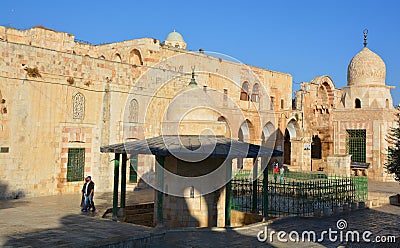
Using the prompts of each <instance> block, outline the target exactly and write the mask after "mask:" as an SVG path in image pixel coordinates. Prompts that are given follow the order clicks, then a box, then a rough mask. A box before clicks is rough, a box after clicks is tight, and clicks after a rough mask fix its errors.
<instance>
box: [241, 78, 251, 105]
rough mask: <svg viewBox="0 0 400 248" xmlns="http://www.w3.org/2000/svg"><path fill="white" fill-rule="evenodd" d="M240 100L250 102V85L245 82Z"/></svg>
mask: <svg viewBox="0 0 400 248" xmlns="http://www.w3.org/2000/svg"><path fill="white" fill-rule="evenodd" d="M240 100H242V101H248V100H249V83H248V82H247V81H245V82H244V83H243V84H242V89H241V91H240Z"/></svg>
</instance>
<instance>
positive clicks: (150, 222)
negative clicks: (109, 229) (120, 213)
mask: <svg viewBox="0 0 400 248" xmlns="http://www.w3.org/2000/svg"><path fill="white" fill-rule="evenodd" d="M124 216H125V217H124V222H127V223H132V224H135V225H141V226H149V227H153V226H154V202H148V203H140V204H135V205H131V206H126V207H125V209H124Z"/></svg>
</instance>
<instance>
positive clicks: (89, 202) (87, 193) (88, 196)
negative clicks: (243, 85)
mask: <svg viewBox="0 0 400 248" xmlns="http://www.w3.org/2000/svg"><path fill="white" fill-rule="evenodd" d="M85 181H86V182H85V184H84V185H83V188H82V197H84V199H85V204H84V206H83V208H82V212H87V211H89V210H90V208H92V212H94V211H96V207H95V206H94V201H93V196H94V182H93V181H92V177H91V176H87V177H86V178H85Z"/></svg>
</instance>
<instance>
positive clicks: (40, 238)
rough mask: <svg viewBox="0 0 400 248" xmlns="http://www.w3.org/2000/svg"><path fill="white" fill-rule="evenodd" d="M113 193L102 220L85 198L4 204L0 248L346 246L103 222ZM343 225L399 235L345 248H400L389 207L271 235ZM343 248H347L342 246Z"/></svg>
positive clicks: (294, 223)
mask: <svg viewBox="0 0 400 248" xmlns="http://www.w3.org/2000/svg"><path fill="white" fill-rule="evenodd" d="M370 186H371V188H373V190H375V191H382V192H383V191H384V192H388V191H394V192H396V191H397V192H399V191H398V188H396V187H398V184H391V185H389V186H388V184H382V185H381V184H379V183H377V184H372V185H370ZM153 197H154V191H153V190H141V191H134V192H127V198H128V199H127V205H129V204H132V203H139V202H149V201H151V200H152V199H153ZM111 199H112V193H96V195H95V203H96V205H97V210H98V211H97V213H96V214H81V213H80V207H79V203H80V195H79V194H76V195H59V196H47V197H37V198H27V199H18V200H7V201H0V247H211V246H212V247H338V246H339V245H341V244H342V243H343V242H339V241H336V242H330V241H329V240H327V239H325V240H324V241H323V242H321V243H313V242H300V243H293V242H292V243H284V242H279V241H278V240H276V239H277V237H276V236H274V240H273V241H272V242H270V241H268V242H259V241H258V240H257V234H258V233H259V232H260V231H262V230H264V229H265V226H266V224H264V223H261V224H255V225H251V226H247V227H242V228H213V229H207V228H185V229H172V230H165V229H161V228H147V227H141V226H135V225H131V224H126V223H120V222H114V221H111V220H108V219H102V218H101V215H102V214H103V213H104V211H105V210H106V209H107V208H109V207H111V206H112V201H111ZM339 219H344V220H346V221H347V224H348V226H347V229H344V230H350V231H355V230H356V231H359V232H360V233H362V232H364V231H367V230H368V231H371V232H372V234H373V235H372V237H373V238H374V237H376V236H377V235H394V236H395V237H396V243H387V244H377V243H369V244H367V243H348V244H344V245H345V247H400V225H399V223H400V207H396V206H388V205H387V206H383V207H378V208H373V209H362V210H355V211H350V212H347V213H341V214H339V215H335V216H331V217H321V218H302V217H286V218H280V219H275V220H273V221H272V222H270V223H269V224H268V233H271V232H270V231H276V232H278V231H285V232H286V233H290V232H292V231H297V232H298V233H300V234H301V233H302V232H303V231H314V232H316V234H317V235H318V234H321V232H322V231H324V230H328V229H329V228H332V229H333V230H337V227H336V224H337V221H338V220H339ZM342 245H343V244H342Z"/></svg>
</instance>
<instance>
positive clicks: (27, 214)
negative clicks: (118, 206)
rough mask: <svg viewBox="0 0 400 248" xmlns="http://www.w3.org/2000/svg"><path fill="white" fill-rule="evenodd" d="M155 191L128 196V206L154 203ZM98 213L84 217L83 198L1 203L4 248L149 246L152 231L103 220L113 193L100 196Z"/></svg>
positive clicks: (0, 241)
mask: <svg viewBox="0 0 400 248" xmlns="http://www.w3.org/2000/svg"><path fill="white" fill-rule="evenodd" d="M153 196H154V191H153V190H141V191H134V192H127V205H129V204H132V203H139V202H149V201H152V199H153ZM94 200H95V204H96V208H97V211H96V213H94V214H92V213H88V214H86V213H85V214H82V213H80V201H81V196H80V194H76V195H58V196H46V197H36V198H27V199H19V200H7V201H0V247H3V246H4V247H90V246H103V245H107V244H112V243H114V244H115V243H118V242H119V241H120V240H135V239H138V240H141V241H140V242H146V240H148V239H149V237H151V236H154V235H155V236H157V235H156V234H155V233H156V230H154V229H152V228H147V227H142V226H134V225H131V224H126V223H120V222H118V223H117V222H114V221H112V220H107V219H103V218H101V217H102V214H103V213H104V212H105V210H106V209H107V208H109V207H111V206H112V193H96V194H95V197H94Z"/></svg>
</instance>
